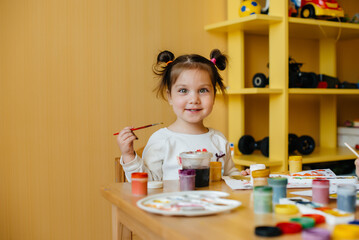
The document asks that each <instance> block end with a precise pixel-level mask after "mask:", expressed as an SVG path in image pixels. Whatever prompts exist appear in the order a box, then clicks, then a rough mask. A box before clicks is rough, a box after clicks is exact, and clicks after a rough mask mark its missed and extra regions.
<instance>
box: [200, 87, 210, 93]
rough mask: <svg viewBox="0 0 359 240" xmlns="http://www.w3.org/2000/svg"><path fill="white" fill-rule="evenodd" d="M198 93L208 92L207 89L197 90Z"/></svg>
mask: <svg viewBox="0 0 359 240" xmlns="http://www.w3.org/2000/svg"><path fill="white" fill-rule="evenodd" d="M199 92H200V93H207V92H209V90H208V89H207V88H202V89H200V90H199Z"/></svg>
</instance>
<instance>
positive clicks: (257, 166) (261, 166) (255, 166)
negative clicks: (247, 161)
mask: <svg viewBox="0 0 359 240" xmlns="http://www.w3.org/2000/svg"><path fill="white" fill-rule="evenodd" d="M260 169H266V165H264V164H252V165H250V166H249V170H250V172H251V184H252V185H253V177H252V172H253V171H256V170H260Z"/></svg>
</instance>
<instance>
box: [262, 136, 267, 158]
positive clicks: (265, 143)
mask: <svg viewBox="0 0 359 240" xmlns="http://www.w3.org/2000/svg"><path fill="white" fill-rule="evenodd" d="M261 153H262V154H263V155H264V156H265V157H269V137H265V138H263V140H262V141H261Z"/></svg>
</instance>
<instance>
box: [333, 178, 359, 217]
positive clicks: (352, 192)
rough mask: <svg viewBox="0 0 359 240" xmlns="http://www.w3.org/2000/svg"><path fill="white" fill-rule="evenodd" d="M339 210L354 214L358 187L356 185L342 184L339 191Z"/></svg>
mask: <svg viewBox="0 0 359 240" xmlns="http://www.w3.org/2000/svg"><path fill="white" fill-rule="evenodd" d="M337 196H338V197H337V208H338V209H339V210H342V211H344V212H349V213H354V212H355V203H356V187H355V185H354V184H340V185H338V189H337Z"/></svg>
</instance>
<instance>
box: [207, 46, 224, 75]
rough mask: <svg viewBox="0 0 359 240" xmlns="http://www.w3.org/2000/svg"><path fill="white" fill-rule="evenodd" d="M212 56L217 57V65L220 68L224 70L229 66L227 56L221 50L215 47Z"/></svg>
mask: <svg viewBox="0 0 359 240" xmlns="http://www.w3.org/2000/svg"><path fill="white" fill-rule="evenodd" d="M210 58H211V59H212V58H214V59H216V66H217V68H218V69H219V70H224V69H226V67H227V61H228V60H227V56H226V55H224V54H222V53H221V51H220V50H218V49H213V50H212V51H211V54H210Z"/></svg>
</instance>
